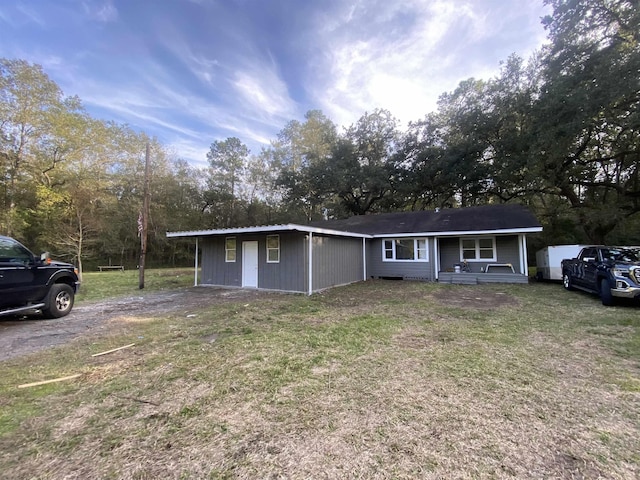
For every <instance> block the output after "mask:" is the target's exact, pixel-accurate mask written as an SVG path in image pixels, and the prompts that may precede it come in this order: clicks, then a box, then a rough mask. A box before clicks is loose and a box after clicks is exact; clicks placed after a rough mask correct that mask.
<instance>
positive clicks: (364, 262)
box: [362, 237, 367, 282]
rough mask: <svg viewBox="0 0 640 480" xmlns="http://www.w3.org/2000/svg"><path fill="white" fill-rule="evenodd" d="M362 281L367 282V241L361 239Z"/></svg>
mask: <svg viewBox="0 0 640 480" xmlns="http://www.w3.org/2000/svg"><path fill="white" fill-rule="evenodd" d="M362 280H364V281H365V282H366V281H367V239H366V238H364V237H362Z"/></svg>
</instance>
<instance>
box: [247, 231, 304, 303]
mask: <svg viewBox="0 0 640 480" xmlns="http://www.w3.org/2000/svg"><path fill="white" fill-rule="evenodd" d="M279 235H280V262H278V263H267V236H266V235H262V236H260V237H257V240H258V288H265V289H270V290H285V291H289V292H306V290H307V281H308V280H307V276H308V275H307V268H308V267H307V261H306V260H305V259H306V254H305V251H306V248H305V235H303V234H301V233H297V232H285V233H281V234H279Z"/></svg>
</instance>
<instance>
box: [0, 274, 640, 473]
mask: <svg viewBox="0 0 640 480" xmlns="http://www.w3.org/2000/svg"><path fill="white" fill-rule="evenodd" d="M578 311H580V312H581V314H580V315H577V314H576V312H578ZM638 317H639V316H638V309H637V307H624V306H623V307H615V308H606V307H601V306H600V305H598V303H597V299H591V298H590V297H586V296H581V295H572V294H569V293H566V292H563V291H562V289H561V287H559V286H557V285H531V286H514V287H505V286H477V287H476V286H474V287H457V286H447V285H437V284H421V283H402V282H370V283H367V284H361V285H353V286H350V287H346V288H340V289H335V290H332V291H328V292H325V293H324V294H322V295H317V296H314V297H311V298H306V297H299V296H290V295H283V296H279V295H268V296H262V297H255V298H252V299H251V300H250V301H249V302H247V301H246V300H245V299H242V298H239V299H238V301H237V302H233V301H231V302H225V303H222V304H220V305H217V306H212V307H210V308H208V309H204V310H200V311H198V312H197V314H196V316H195V317H190V318H186V317H184V316H180V315H178V314H176V315H174V316H170V317H168V318H163V317H159V318H156V319H155V320H151V321H149V320H148V319H145V321H144V322H135V321H134V322H132V321H130V319H127V318H124V317H123V318H122V319H120V320H119V321H114V324H113V325H112V327H113V328H112V329H111V330H110V331H111V336H110V337H108V338H106V339H105V340H104V342H103V343H102V344H101V343H99V342H98V344H92V343H83V340H82V339H80V340H78V341H76V342H74V343H73V344H72V345H69V346H67V347H65V348H61V349H57V350H55V351H50V352H47V353H42V354H38V355H34V356H32V357H30V358H25V359H21V360H14V361H11V362H5V364H3V365H2V366H3V368H4V369H6V371H7V375H6V376H5V378H9V379H13V380H17V379H18V378H24V377H25V374H24V372H26V371H29V369H32V373H33V374H35V373H38V374H48V375H56V374H58V373H67V372H70V371H82V372H84V373H85V375H84V377H83V380H82V381H81V382H76V383H72V384H64V385H63V384H58V385H55V386H47V387H38V388H37V389H30V390H29V391H17V390H16V389H15V388H13V383H16V382H15V381H14V382H8V383H5V381H3V385H2V389H1V390H0V406H1V407H2V409H3V411H4V412H9V414H10V415H14V416H17V417H19V421H18V422H17V423H16V422H13V423H12V422H8V421H4V422H0V434H1V436H0V451H2V453H1V454H0V470H1V471H3V472H5V474H6V475H8V476H7V478H15V479H27V478H42V479H48V478H51V479H58V478H67V479H94V478H95V479H98V478H118V479H119V478H127V479H129V478H130V479H158V478H176V479H178V478H197V479H199V478H327V479H338V478H371V479H386V478H427V479H431V478H433V479H444V478H446V479H450V478H456V479H472V478H499V479H500V478H571V479H578V478H584V479H591V478H611V479H632V478H638V476H639V475H640V455H639V453H638V452H640V440H639V438H640V428H639V427H640V385H639V381H638V379H639V378H640V364H639V360H640V352H639V346H640V341H639V332H640V321H639V320H638ZM138 337H142V338H138ZM132 339H133V340H132ZM130 340H131V341H136V343H137V345H136V347H135V348H132V349H127V350H123V351H120V352H116V353H114V354H111V355H109V356H104V357H98V358H95V359H91V358H90V357H89V351H99V350H100V349H102V348H103V347H107V348H109V347H113V346H117V344H118V342H120V343H121V344H127V343H130ZM91 341H92V342H94V343H95V342H96V339H95V338H92V340H91ZM27 407H28V408H27ZM2 418H6V417H2Z"/></svg>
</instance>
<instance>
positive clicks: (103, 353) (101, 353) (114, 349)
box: [91, 343, 135, 357]
mask: <svg viewBox="0 0 640 480" xmlns="http://www.w3.org/2000/svg"><path fill="white" fill-rule="evenodd" d="M134 345H135V343H130V344H129V345H125V346H124V347H118V348H112V349H111V350H107V351H106V352H100V353H94V354H93V355H91V356H92V357H99V356H100V355H106V354H107V353H113V352H117V351H118V350H123V349H125V348H129V347H133V346H134Z"/></svg>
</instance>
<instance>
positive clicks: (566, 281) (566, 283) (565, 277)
mask: <svg viewBox="0 0 640 480" xmlns="http://www.w3.org/2000/svg"><path fill="white" fill-rule="evenodd" d="M562 286H563V287H564V288H565V289H567V290H573V279H572V278H571V274H570V273H569V272H564V273H563V274H562Z"/></svg>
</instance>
